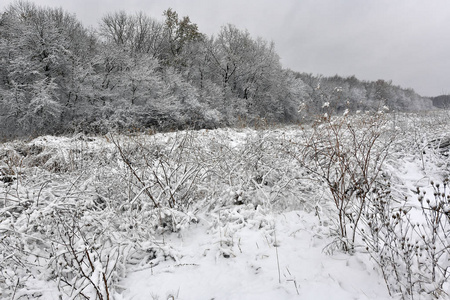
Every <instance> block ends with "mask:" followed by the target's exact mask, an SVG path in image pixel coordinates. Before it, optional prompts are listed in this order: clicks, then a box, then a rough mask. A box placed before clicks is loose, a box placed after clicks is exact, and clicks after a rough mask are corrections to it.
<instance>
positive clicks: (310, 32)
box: [2, 0, 450, 96]
mask: <svg viewBox="0 0 450 300" xmlns="http://www.w3.org/2000/svg"><path fill="white" fill-rule="evenodd" d="M2 2H3V1H2ZM5 2H7V1H4V3H5ZM31 2H34V3H36V4H37V5H43V6H51V7H62V8H63V9H65V10H66V11H68V12H71V13H75V14H76V15H77V17H78V19H80V20H81V21H82V22H83V24H85V25H89V26H93V27H96V26H97V24H98V22H99V21H100V19H101V18H102V16H103V15H105V14H106V13H108V12H115V11H119V10H125V11H127V12H130V13H134V12H137V11H143V12H144V13H146V14H147V15H149V16H152V17H154V18H156V19H159V20H163V17H162V13H163V11H164V10H165V9H167V8H168V7H171V8H173V9H174V10H176V11H177V12H178V14H179V15H180V16H185V15H187V16H189V17H190V19H191V21H192V22H193V23H197V24H198V26H199V30H200V31H201V32H203V33H206V34H208V35H211V34H215V33H217V32H218V31H219V30H220V27H221V26H222V25H225V24H227V23H231V24H234V25H236V26H237V27H238V28H240V29H247V30H248V31H249V32H250V33H251V35H252V36H254V37H257V36H260V37H262V38H264V39H266V40H269V41H274V42H275V46H276V49H277V52H278V54H279V55H280V57H281V61H282V63H283V66H284V67H285V68H290V69H292V70H295V71H300V72H307V73H313V74H323V75H326V76H332V75H335V74H338V75H341V76H350V75H355V76H356V77H357V78H359V79H364V80H377V79H385V80H392V81H393V83H394V84H396V85H401V86H403V87H405V88H407V87H411V88H414V90H415V91H416V92H418V93H419V94H421V95H424V96H436V95H440V94H444V93H445V94H448V93H450V1H449V0H226V1H219V0H109V1H107V0H35V1H31Z"/></svg>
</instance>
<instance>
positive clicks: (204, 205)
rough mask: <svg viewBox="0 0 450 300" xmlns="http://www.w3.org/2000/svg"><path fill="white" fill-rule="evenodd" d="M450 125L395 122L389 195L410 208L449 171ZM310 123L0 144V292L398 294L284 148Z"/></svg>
mask: <svg viewBox="0 0 450 300" xmlns="http://www.w3.org/2000/svg"><path fill="white" fill-rule="evenodd" d="M447 120H448V118H447ZM448 123H449V122H447V121H446V119H445V115H444V116H442V115H441V114H439V115H432V116H430V115H427V116H419V115H400V116H395V124H392V128H394V130H393V132H395V133H396V134H397V137H396V140H395V142H394V144H393V145H392V146H391V148H390V150H389V155H388V157H387V158H386V160H385V162H384V164H383V172H384V174H385V176H388V178H389V182H390V184H391V190H392V194H393V195H394V197H396V199H402V200H401V201H402V202H398V203H397V204H396V205H405V200H404V199H405V197H406V199H407V200H406V203H407V204H408V206H413V207H417V212H416V215H417V216H418V218H420V209H419V208H420V204H419V202H418V201H417V195H416V194H415V193H414V191H415V190H416V188H417V187H420V188H422V189H423V190H426V191H427V193H428V195H432V193H433V189H432V187H431V184H430V183H431V181H434V182H443V181H444V179H445V178H446V177H448V176H449V175H450V161H449V159H448V156H446V153H445V151H446V149H441V148H439V145H438V143H439V141H445V139H446V136H448V135H447V134H448V133H449V132H450V124H448ZM389 124H391V123H389ZM308 130H309V129H308V128H301V127H297V126H291V127H282V128H271V129H265V130H253V129H218V130H210V131H208V130H202V131H196V132H190V131H189V132H178V133H164V134H156V135H146V134H137V135H129V136H126V135H107V136H103V137H87V136H84V135H75V136H73V137H52V136H45V137H39V138H37V139H34V140H32V141H29V142H20V141H16V142H9V143H5V144H2V145H0V159H1V160H0V171H1V173H0V298H5V299H27V298H28V299H35V298H40V299H59V298H60V297H61V298H62V299H78V298H79V299H84V298H83V297H85V298H90V299H95V298H96V297H97V298H101V297H102V298H103V299H107V298H108V297H109V298H110V299H135V300H138V299H391V298H401V295H389V292H388V289H387V287H386V283H385V279H384V278H383V275H382V272H381V270H380V268H379V266H378V264H377V263H376V262H375V261H374V259H373V258H371V255H370V254H369V253H368V252H367V251H366V250H365V247H364V245H356V251H355V252H354V253H352V254H349V253H345V252H343V251H341V250H340V249H338V248H337V247H335V241H336V222H337V220H336V212H335V207H334V203H333V202H332V200H331V195H330V192H329V190H328V189H327V187H326V185H325V184H323V182H319V181H317V180H314V178H312V177H311V174H309V173H308V172H307V169H305V168H303V167H301V166H300V165H299V164H298V160H296V159H295V158H293V157H292V156H291V155H289V151H288V150H286V149H287V148H286V145H287V144H292V143H297V142H298V145H300V141H301V139H302V138H304V133H305V132H307V131H308ZM296 145H297V144H296ZM155 203H157V204H158V207H155V206H156V205H155ZM446 230H448V228H446ZM448 238H449V237H448V236H447V246H448V245H449V240H448ZM447 250H448V249H447ZM449 257H450V256H449ZM80 270H82V272H81V271H80ZM105 282H107V285H108V288H105ZM447 287H449V285H444V288H447ZM421 297H424V296H423V295H421ZM425 297H426V296H425ZM429 297H430V299H433V298H432V296H431V295H429ZM441 297H442V299H447V298H449V296H448V294H447V295H445V294H441ZM446 297H447V298H446Z"/></svg>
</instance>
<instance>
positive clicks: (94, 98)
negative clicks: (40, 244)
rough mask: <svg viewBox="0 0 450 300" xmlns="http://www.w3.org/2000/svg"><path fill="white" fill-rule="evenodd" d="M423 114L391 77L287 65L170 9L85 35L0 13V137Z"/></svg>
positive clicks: (50, 13)
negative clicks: (330, 111) (377, 112)
mask: <svg viewBox="0 0 450 300" xmlns="http://www.w3.org/2000/svg"><path fill="white" fill-rule="evenodd" d="M324 103H329V104H330V105H331V106H332V107H333V108H335V109H336V111H337V112H341V111H343V110H345V109H349V110H350V111H355V110H370V109H378V108H380V107H381V106H388V107H389V108H390V109H394V110H422V109H428V108H431V107H432V102H431V100H430V99H428V98H424V97H421V96H420V95H418V94H416V93H415V92H414V91H413V90H412V89H403V88H401V87H399V86H394V85H392V83H391V82H389V81H384V80H378V81H376V82H366V81H361V80H358V79H357V78H355V77H354V76H352V77H347V78H344V77H340V76H334V77H323V76H319V75H312V74H305V73H298V72H294V71H292V70H289V69H285V68H283V67H282V66H281V63H280V58H279V56H278V55H277V53H276V51H275V45H274V44H273V43H272V42H268V41H265V40H263V39H261V38H254V37H252V36H251V35H250V34H249V32H248V31H246V30H242V29H238V28H236V26H234V25H231V24H228V25H224V26H222V27H221V29H220V31H219V32H218V33H217V34H216V35H213V36H207V35H205V34H203V33H201V32H200V31H199V28H198V26H197V25H196V24H195V23H193V22H192V21H191V20H190V19H189V17H187V16H185V17H180V16H179V15H178V13H177V12H176V11H174V10H172V9H170V8H169V9H167V10H166V11H164V12H163V15H162V20H157V19H154V18H152V17H150V16H148V15H146V14H145V13H142V12H140V13H136V14H128V13H125V12H123V11H121V12H116V13H111V14H107V15H105V16H104V17H103V18H102V19H101V20H100V23H99V26H97V28H95V29H89V28H86V27H84V26H83V24H82V23H81V22H80V21H79V20H77V18H76V17H75V15H73V14H70V13H68V12H66V11H64V10H63V9H61V8H48V7H39V6H36V5H35V4H33V3H32V2H27V1H17V2H14V3H12V4H10V5H9V6H7V7H6V8H5V9H4V11H3V12H1V16H0V125H1V129H0V136H2V137H15V136H21V135H25V134H30V133H31V134H47V133H52V134H57V133H66V132H74V131H84V132H92V133H103V132H106V131H109V130H111V129H114V130H130V129H133V128H134V129H136V128H153V129H156V130H169V129H182V128H215V127H219V126H234V125H236V124H238V123H240V124H250V125H251V124H256V123H258V122H265V123H270V124H273V123H297V122H301V121H304V120H307V119H308V118H310V116H312V115H314V114H317V113H321V109H322V106H323V104H324Z"/></svg>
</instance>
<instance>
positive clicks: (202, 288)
mask: <svg viewBox="0 0 450 300" xmlns="http://www.w3.org/2000/svg"><path fill="white" fill-rule="evenodd" d="M265 218H266V219H269V220H273V224H271V225H272V226H273V227H272V226H268V228H266V229H264V230H261V229H258V228H255V226H251V225H250V224H248V225H247V226H244V227H242V228H240V229H237V230H236V229H235V228H234V229H230V230H231V231H232V232H233V231H235V230H236V231H235V232H233V233H230V232H228V233H227V234H228V235H231V240H232V241H233V246H232V247H231V249H230V251H229V253H230V254H231V256H230V257H229V258H225V257H224V256H223V255H220V250H219V249H218V248H219V247H220V246H219V245H217V244H218V243H219V241H217V239H219V238H220V232H214V231H213V232H210V233H209V234H205V233H206V232H208V226H206V225H203V224H202V223H200V224H198V225H196V226H195V227H194V228H189V229H187V230H186V232H183V233H181V234H180V235H179V236H177V235H174V236H171V237H166V238H165V240H166V242H167V243H171V244H172V245H176V247H179V248H180V249H182V252H183V253H184V257H182V258H181V259H180V261H179V262H173V261H168V262H164V263H163V264H161V265H159V266H158V268H152V269H145V270H140V271H135V272H131V273H130V274H128V276H127V278H126V279H124V280H123V281H122V282H121V285H122V286H126V287H127V290H126V291H125V292H124V293H123V295H122V296H123V297H124V298H125V299H136V300H137V299H149V297H150V296H152V297H155V299H167V298H169V297H170V295H176V297H175V298H176V299H390V298H389V294H388V293H387V291H386V287H385V285H384V283H383V282H382V278H380V277H379V276H378V275H377V273H376V272H374V271H373V267H374V266H373V265H372V263H371V262H370V261H369V259H368V257H367V256H363V257H360V258H359V257H356V256H347V255H343V254H337V255H328V254H326V253H324V251H323V249H324V247H326V245H327V244H328V243H330V242H331V240H330V239H329V238H328V237H327V236H328V233H329V228H328V227H327V226H323V225H320V224H319V223H320V221H319V219H318V218H317V216H314V214H312V213H306V212H304V211H293V212H289V213H283V214H277V215H276V216H265ZM275 233H276V237H277V244H278V247H275V245H276V244H275V241H274V234H275ZM222 234H223V233H222ZM214 241H216V242H214ZM276 249H278V259H277V253H276ZM278 264H279V267H280V276H279V275H278ZM158 297H159V298H158ZM150 299H151V298H150Z"/></svg>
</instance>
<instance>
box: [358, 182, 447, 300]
mask: <svg viewBox="0 0 450 300" xmlns="http://www.w3.org/2000/svg"><path fill="white" fill-rule="evenodd" d="M432 184H433V183H432ZM433 190H434V199H429V198H428V195H427V194H426V192H425V191H422V190H421V189H420V188H417V191H416V194H417V200H418V201H419V202H420V207H419V208H417V206H415V205H407V203H408V202H405V204H403V205H401V206H398V205H397V204H396V203H398V202H399V201H396V199H394V197H393V196H392V195H391V193H390V189H389V187H388V186H386V187H385V188H384V189H383V188H380V189H377V190H376V191H375V193H374V195H373V196H374V197H373V198H372V201H371V202H370V205H369V207H368V209H367V211H366V212H365V214H364V218H363V219H364V220H363V223H365V225H366V226H365V227H364V228H361V233H362V239H363V241H364V242H365V244H366V250H367V251H368V252H369V253H370V255H371V256H372V258H373V259H374V260H375V261H376V262H377V264H378V265H379V266H380V270H381V272H382V274H383V276H384V279H385V282H386V285H387V288H388V290H389V293H390V294H391V295H392V296H400V297H401V298H402V299H415V298H416V296H419V297H428V295H429V296H431V297H432V298H433V299H442V298H446V297H449V296H450V294H449V292H448V291H449V290H450V285H449V279H450V195H449V191H448V182H447V181H445V182H444V184H443V186H441V185H440V184H438V183H436V184H433Z"/></svg>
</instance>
